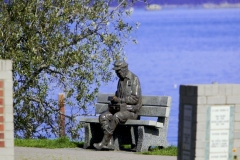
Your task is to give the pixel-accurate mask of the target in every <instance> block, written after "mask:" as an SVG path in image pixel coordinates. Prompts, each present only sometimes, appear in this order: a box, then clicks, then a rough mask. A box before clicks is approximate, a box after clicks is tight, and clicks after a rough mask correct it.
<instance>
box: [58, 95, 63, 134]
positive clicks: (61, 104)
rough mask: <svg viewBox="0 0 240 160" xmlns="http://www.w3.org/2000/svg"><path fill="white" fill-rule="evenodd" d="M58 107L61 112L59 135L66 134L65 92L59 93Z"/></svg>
mask: <svg viewBox="0 0 240 160" xmlns="http://www.w3.org/2000/svg"><path fill="white" fill-rule="evenodd" d="M58 107H59V110H60V113H59V137H64V136H65V106H64V94H63V93H60V94H58Z"/></svg>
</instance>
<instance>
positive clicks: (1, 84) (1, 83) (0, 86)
mask: <svg viewBox="0 0 240 160" xmlns="http://www.w3.org/2000/svg"><path fill="white" fill-rule="evenodd" d="M0 88H3V80H0Z"/></svg>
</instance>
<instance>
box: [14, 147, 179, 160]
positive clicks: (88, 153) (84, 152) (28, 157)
mask: <svg viewBox="0 0 240 160" xmlns="http://www.w3.org/2000/svg"><path fill="white" fill-rule="evenodd" d="M14 149H15V160H177V157H175V156H155V155H141V154H137V153H135V152H130V151H96V150H91V149H82V148H71V149H68V148H64V149H42V148H27V147H15V148H14Z"/></svg>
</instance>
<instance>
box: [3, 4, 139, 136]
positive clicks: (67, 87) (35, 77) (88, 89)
mask: <svg viewBox="0 0 240 160" xmlns="http://www.w3.org/2000/svg"><path fill="white" fill-rule="evenodd" d="M111 3H112V0H8V1H6V0H5V1H2V2H1V3H0V7H1V8H0V43H1V49H0V59H11V60H12V61H13V80H14V102H13V103H14V116H15V117H14V129H15V137H24V138H32V137H36V138H41V137H48V136H50V135H52V134H54V135H55V136H58V134H59V128H58V123H57V120H58V116H59V114H60V110H59V109H58V107H57V106H58V104H57V98H56V97H57V94H58V93H59V92H64V93H65V95H66V97H65V103H66V106H67V107H68V109H69V110H68V113H69V114H66V115H65V116H66V119H67V123H66V129H67V133H68V135H70V136H71V138H78V137H79V128H80V127H81V126H80V124H79V121H78V117H79V115H81V114H82V113H83V112H84V111H86V110H87V106H88V105H90V104H91V103H92V102H93V101H94V97H95V95H96V93H97V92H98V88H99V86H100V84H101V82H107V81H109V80H111V78H112V71H111V68H110V67H109V66H110V64H112V62H113V61H114V60H116V59H119V58H123V57H124V55H123V46H124V45H125V44H126V42H127V41H129V40H130V39H131V38H130V33H131V31H132V30H133V28H135V27H136V26H135V24H132V25H131V24H129V23H127V22H126V21H125V20H124V19H125V18H124V17H125V16H129V15H130V11H129V10H128V8H129V7H130V6H131V5H132V4H133V3H134V0H133V1H131V2H129V1H125V0H120V1H118V3H117V4H118V5H117V6H115V7H113V8H112V7H110V4H111Z"/></svg>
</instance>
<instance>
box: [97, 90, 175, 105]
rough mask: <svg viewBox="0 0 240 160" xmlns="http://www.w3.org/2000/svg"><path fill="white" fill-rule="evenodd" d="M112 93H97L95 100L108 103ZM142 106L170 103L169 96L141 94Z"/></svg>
mask: <svg viewBox="0 0 240 160" xmlns="http://www.w3.org/2000/svg"><path fill="white" fill-rule="evenodd" d="M113 95H114V94H102V93H101V94H98V97H97V102H98V103H105V104H109V103H110V99H111V97H113ZM142 104H143V106H165V107H169V106H170V105H171V97H169V96H142Z"/></svg>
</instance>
